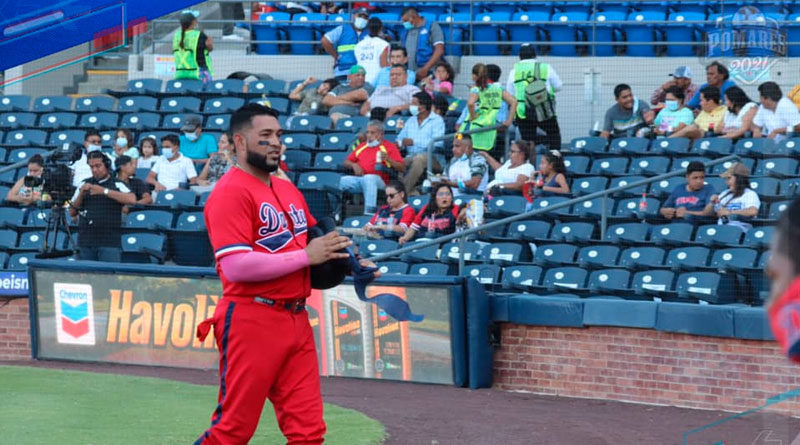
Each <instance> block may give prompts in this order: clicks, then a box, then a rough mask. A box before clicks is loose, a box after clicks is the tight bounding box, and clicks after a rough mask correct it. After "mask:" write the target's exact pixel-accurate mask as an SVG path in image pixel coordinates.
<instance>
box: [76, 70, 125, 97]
mask: <svg viewBox="0 0 800 445" xmlns="http://www.w3.org/2000/svg"><path fill="white" fill-rule="evenodd" d="M127 84H128V71H127V70H107V69H103V70H98V69H90V70H86V80H84V81H82V82H80V83H78V91H77V94H100V93H102V92H103V91H104V90H106V89H111V90H124V89H125V88H126V86H127Z"/></svg>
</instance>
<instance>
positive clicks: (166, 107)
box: [158, 96, 202, 113]
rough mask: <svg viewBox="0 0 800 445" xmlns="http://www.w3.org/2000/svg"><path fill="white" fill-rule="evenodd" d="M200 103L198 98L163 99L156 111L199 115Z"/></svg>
mask: <svg viewBox="0 0 800 445" xmlns="http://www.w3.org/2000/svg"><path fill="white" fill-rule="evenodd" d="M201 103H202V101H201V100H200V98H198V97H189V96H186V97H180V96H176V97H165V98H163V99H161V103H160V104H159V108H158V109H159V111H162V112H166V113H199V112H200V104H201Z"/></svg>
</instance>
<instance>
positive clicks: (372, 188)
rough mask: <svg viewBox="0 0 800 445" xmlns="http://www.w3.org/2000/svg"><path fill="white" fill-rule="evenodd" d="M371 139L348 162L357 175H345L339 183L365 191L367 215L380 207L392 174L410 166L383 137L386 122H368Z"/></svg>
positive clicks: (365, 212)
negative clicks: (379, 201)
mask: <svg viewBox="0 0 800 445" xmlns="http://www.w3.org/2000/svg"><path fill="white" fill-rule="evenodd" d="M366 136H367V141H366V142H362V143H361V144H359V145H358V146H357V147H356V148H355V150H353V151H352V152H351V153H350V155H349V156H348V157H347V159H345V161H344V167H345V168H346V169H348V170H352V171H353V175H348V176H342V178H341V179H340V181H339V186H340V187H341V189H342V190H343V191H345V192H350V193H363V194H364V214H365V215H372V214H373V213H375V211H376V210H377V209H378V207H377V206H378V190H383V189H384V188H385V187H386V183H388V182H389V181H390V180H391V179H392V178H391V175H393V174H396V173H399V172H403V171H405V169H406V166H405V164H404V163H403V157H402V156H401V155H400V151H399V150H397V146H396V145H394V144H393V143H391V142H389V141H387V140H385V139H384V138H383V124H382V123H381V122H380V121H375V120H373V121H370V122H369V124H367V132H366Z"/></svg>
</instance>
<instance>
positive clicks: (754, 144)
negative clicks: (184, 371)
mask: <svg viewBox="0 0 800 445" xmlns="http://www.w3.org/2000/svg"><path fill="white" fill-rule="evenodd" d="M782 142H785V141H782ZM733 152H734V153H736V154H741V155H745V156H751V157H757V158H761V157H764V156H772V155H778V154H780V155H783V156H788V155H790V154H792V150H788V147H787V146H786V145H783V144H775V143H774V142H773V140H772V139H763V138H760V139H739V141H738V142H736V146H735V147H734V149H733Z"/></svg>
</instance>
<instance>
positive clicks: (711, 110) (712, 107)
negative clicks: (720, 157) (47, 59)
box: [669, 86, 728, 139]
mask: <svg viewBox="0 0 800 445" xmlns="http://www.w3.org/2000/svg"><path fill="white" fill-rule="evenodd" d="M720 102H721V98H720V95H719V89H717V87H711V86H709V87H704V88H703V89H702V90H700V106H701V109H702V110H703V111H701V112H700V114H698V115H697V117H696V118H695V119H694V122H693V123H692V125H687V126H685V127H683V128H681V129H680V130H678V131H676V132H674V133H672V134H671V135H669V137H671V138H689V139H698V138H702V137H704V136H705V135H706V133H714V134H715V135H716V134H721V133H722V122H723V119H725V113H727V112H728V109H727V108H725V106H724V105H722V104H721V103H720Z"/></svg>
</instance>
